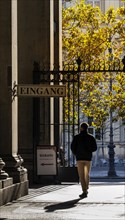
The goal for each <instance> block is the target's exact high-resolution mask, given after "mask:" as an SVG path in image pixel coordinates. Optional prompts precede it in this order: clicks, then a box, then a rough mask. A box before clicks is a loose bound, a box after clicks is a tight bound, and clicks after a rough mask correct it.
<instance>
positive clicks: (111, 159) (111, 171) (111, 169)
mask: <svg viewBox="0 0 125 220" xmlns="http://www.w3.org/2000/svg"><path fill="white" fill-rule="evenodd" d="M109 40H110V42H111V38H110V39H109ZM109 54H110V60H111V61H112V59H113V57H112V48H109ZM109 89H110V92H111V93H112V72H111V73H110V87H109ZM109 117H110V134H109V136H110V141H109V145H108V148H109V152H108V154H109V170H108V176H109V177H113V176H117V175H116V171H115V163H114V155H115V151H114V148H115V145H114V142H113V136H114V135H113V112H112V108H111V107H110V114H109Z"/></svg>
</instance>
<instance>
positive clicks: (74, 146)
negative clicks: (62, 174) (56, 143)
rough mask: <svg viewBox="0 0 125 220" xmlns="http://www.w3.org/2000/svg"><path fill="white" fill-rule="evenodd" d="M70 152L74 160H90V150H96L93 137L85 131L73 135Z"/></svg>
mask: <svg viewBox="0 0 125 220" xmlns="http://www.w3.org/2000/svg"><path fill="white" fill-rule="evenodd" d="M71 150H72V153H73V154H74V155H75V156H76V160H88V161H91V160H92V152H94V151H96V150H97V144H96V140H95V138H94V137H93V136H92V135H91V134H89V133H87V131H81V132H80V133H79V134H77V135H75V136H74V138H73V141H72V143H71Z"/></svg>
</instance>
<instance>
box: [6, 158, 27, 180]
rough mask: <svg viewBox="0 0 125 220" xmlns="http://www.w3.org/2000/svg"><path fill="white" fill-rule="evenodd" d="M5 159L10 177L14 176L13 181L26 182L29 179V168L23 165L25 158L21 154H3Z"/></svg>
mask: <svg viewBox="0 0 125 220" xmlns="http://www.w3.org/2000/svg"><path fill="white" fill-rule="evenodd" d="M2 158H3V160H4V161H5V171H6V172H7V173H8V174H9V176H10V177H13V182H14V183H18V182H24V181H26V180H27V179H28V175H27V169H26V168H24V167H23V166H22V163H23V159H22V157H21V156H20V155H14V156H12V155H2Z"/></svg>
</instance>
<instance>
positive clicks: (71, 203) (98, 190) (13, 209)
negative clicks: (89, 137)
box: [0, 182, 125, 220]
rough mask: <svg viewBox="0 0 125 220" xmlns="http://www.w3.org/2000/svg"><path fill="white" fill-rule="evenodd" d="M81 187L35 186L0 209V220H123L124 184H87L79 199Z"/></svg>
mask: <svg viewBox="0 0 125 220" xmlns="http://www.w3.org/2000/svg"><path fill="white" fill-rule="evenodd" d="M79 194H81V185H80V184H77V183H74V184H61V185H48V186H40V185H37V187H36V186H34V187H33V188H31V189H29V195H27V196H24V197H22V198H20V199H18V200H17V201H13V202H12V203H8V204H6V205H4V206H2V207H0V220H2V219H3V220H4V219H13V220H21V219H22V220H24V219H25V220H57V219H58V220H98V219H99V220H125V197H124V196H125V182H90V188H89V194H88V197H87V198H85V199H79Z"/></svg>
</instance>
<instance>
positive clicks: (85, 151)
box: [71, 122, 97, 198]
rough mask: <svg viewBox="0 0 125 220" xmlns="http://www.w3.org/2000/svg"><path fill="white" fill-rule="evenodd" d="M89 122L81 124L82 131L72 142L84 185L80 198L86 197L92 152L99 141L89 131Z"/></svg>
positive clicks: (80, 177)
mask: <svg viewBox="0 0 125 220" xmlns="http://www.w3.org/2000/svg"><path fill="white" fill-rule="evenodd" d="M88 126H89V125H88V124H87V123H86V122H83V123H82V124H81V125H80V133H79V134H77V135H75V136H74V138H73V141H72V143H71V150H72V153H73V154H74V155H75V157H76V161H77V170H78V175H79V179H80V182H81V186H82V191H83V192H82V194H81V195H79V197H80V198H86V197H87V194H88V188H89V173H90V168H91V160H92V152H94V151H96V150H97V143H96V140H95V138H94V137H93V135H91V134H89V133H88Z"/></svg>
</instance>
